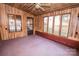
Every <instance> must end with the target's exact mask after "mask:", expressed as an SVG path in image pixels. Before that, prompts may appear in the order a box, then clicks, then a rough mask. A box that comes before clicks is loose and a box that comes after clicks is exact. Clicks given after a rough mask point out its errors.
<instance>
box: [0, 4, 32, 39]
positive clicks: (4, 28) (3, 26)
mask: <svg viewBox="0 0 79 59" xmlns="http://www.w3.org/2000/svg"><path fill="white" fill-rule="evenodd" d="M0 12H1V13H0V31H1V37H2V40H8V39H12V38H17V37H23V36H27V28H26V20H27V17H34V16H33V15H32V14H29V13H27V12H25V11H22V10H19V9H17V8H14V7H11V6H8V5H5V4H0ZM8 14H14V15H21V17H22V31H21V32H9V31H8V17H7V16H8Z"/></svg>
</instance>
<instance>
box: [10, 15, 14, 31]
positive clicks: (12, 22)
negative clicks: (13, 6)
mask: <svg viewBox="0 0 79 59" xmlns="http://www.w3.org/2000/svg"><path fill="white" fill-rule="evenodd" d="M9 31H10V32H15V20H14V16H13V15H9Z"/></svg>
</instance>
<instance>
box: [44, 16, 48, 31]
mask: <svg viewBox="0 0 79 59" xmlns="http://www.w3.org/2000/svg"><path fill="white" fill-rule="evenodd" d="M47 21H48V17H44V32H47Z"/></svg>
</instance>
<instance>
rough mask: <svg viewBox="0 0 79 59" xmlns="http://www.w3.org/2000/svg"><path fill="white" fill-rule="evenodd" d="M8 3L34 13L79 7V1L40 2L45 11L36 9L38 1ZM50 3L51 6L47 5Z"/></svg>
mask: <svg viewBox="0 0 79 59" xmlns="http://www.w3.org/2000/svg"><path fill="white" fill-rule="evenodd" d="M8 5H10V6H12V7H16V8H18V9H21V10H24V11H26V12H29V13H31V14H34V15H40V14H44V13H49V12H52V11H57V10H63V9H68V8H74V7H78V6H79V4H78V3H40V4H39V5H40V6H41V7H42V8H44V10H45V11H43V10H41V9H40V8H39V9H35V6H36V3H18V4H17V3H11V4H10V3H8ZM47 5H49V6H47Z"/></svg>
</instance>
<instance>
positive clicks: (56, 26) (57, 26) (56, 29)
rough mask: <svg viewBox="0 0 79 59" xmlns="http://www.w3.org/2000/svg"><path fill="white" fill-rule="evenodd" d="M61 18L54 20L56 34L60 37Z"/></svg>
mask: <svg viewBox="0 0 79 59" xmlns="http://www.w3.org/2000/svg"><path fill="white" fill-rule="evenodd" d="M59 27H60V16H55V19H54V34H56V35H59Z"/></svg>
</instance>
